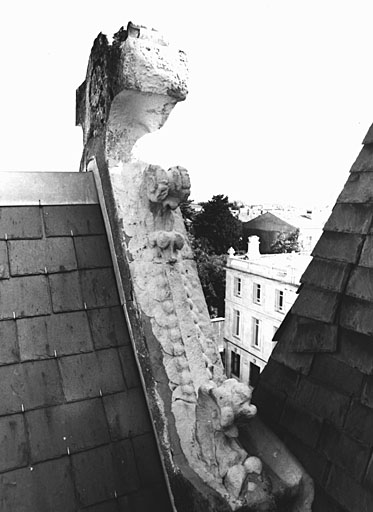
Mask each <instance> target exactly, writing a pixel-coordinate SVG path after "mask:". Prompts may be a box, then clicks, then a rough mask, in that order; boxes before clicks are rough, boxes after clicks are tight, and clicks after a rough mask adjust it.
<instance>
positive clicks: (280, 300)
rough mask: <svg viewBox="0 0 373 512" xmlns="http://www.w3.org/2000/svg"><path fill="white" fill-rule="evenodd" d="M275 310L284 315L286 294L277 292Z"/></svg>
mask: <svg viewBox="0 0 373 512" xmlns="http://www.w3.org/2000/svg"><path fill="white" fill-rule="evenodd" d="M275 310H276V311H279V312H280V313H282V312H283V311H284V292H283V291H282V290H276V298H275Z"/></svg>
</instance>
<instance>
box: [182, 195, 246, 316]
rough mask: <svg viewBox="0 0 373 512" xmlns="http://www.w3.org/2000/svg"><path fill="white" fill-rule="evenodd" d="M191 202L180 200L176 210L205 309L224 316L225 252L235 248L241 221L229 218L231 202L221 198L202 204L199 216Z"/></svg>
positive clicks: (237, 243) (214, 198)
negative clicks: (202, 293) (186, 232)
mask: <svg viewBox="0 0 373 512" xmlns="http://www.w3.org/2000/svg"><path fill="white" fill-rule="evenodd" d="M191 203H192V201H190V200H188V201H184V202H183V203H182V204H181V205H180V209H181V213H182V214H183V218H184V223H185V227H186V229H187V231H188V236H189V239H190V243H191V246H192V248H193V251H194V259H195V261H196V264H197V270H198V276H199V279H200V281H201V285H202V289H203V292H204V295H205V298H206V303H207V307H208V310H209V313H210V316H211V317H217V316H224V308H225V265H226V262H227V256H226V253H227V251H228V249H229V248H230V247H232V246H233V247H235V248H237V247H238V245H239V241H240V237H241V234H242V227H241V222H240V221H239V220H237V219H236V218H235V217H234V216H233V215H232V213H231V211H230V206H231V203H229V201H228V197H226V196H224V195H217V196H213V197H212V199H211V200H210V201H207V202H205V203H202V211H201V212H200V213H196V212H195V211H194V210H193V208H192V207H191Z"/></svg>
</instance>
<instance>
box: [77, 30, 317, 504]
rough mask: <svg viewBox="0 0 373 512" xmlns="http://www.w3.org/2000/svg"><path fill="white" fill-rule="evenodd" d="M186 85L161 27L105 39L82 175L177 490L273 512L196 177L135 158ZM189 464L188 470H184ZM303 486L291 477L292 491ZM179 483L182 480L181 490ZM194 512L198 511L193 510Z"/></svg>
mask: <svg viewBox="0 0 373 512" xmlns="http://www.w3.org/2000/svg"><path fill="white" fill-rule="evenodd" d="M186 83H187V66H186V58H185V54H184V53H183V52H180V51H175V50H174V49H172V48H171V47H169V46H168V45H167V43H166V42H165V41H164V40H163V39H162V38H161V37H159V35H158V34H157V32H155V31H152V30H148V29H146V28H144V27H139V26H134V25H133V24H129V25H128V27H127V30H124V29H122V30H121V31H119V32H118V34H116V35H115V36H114V39H113V44H112V45H111V46H110V45H109V43H108V41H107V39H106V38H105V36H102V35H100V36H99V37H98V38H97V40H96V42H95V45H94V47H93V49H92V54H91V58H90V61H89V65H88V70H87V78H86V81H85V82H84V84H82V86H81V87H80V88H79V90H78V108H77V120H78V123H79V124H81V125H82V127H83V133H84V141H85V148H84V152H83V157H82V163H81V169H84V170H85V169H87V168H89V169H92V170H93V172H95V174H96V177H97V180H98V181H99V183H101V184H102V185H101V186H102V187H103V188H104V194H103V195H104V197H105V200H106V204H107V205H108V210H109V212H112V214H111V224H112V229H113V232H114V233H116V236H117V237H119V240H116V242H117V243H115V244H114V246H115V247H116V258H117V260H118V261H120V262H123V265H127V266H126V271H121V272H122V280H123V283H124V287H125V285H126V282H128V276H130V280H131V286H130V287H129V288H130V290H129V291H128V292H127V295H128V301H129V303H130V304H131V308H135V309H136V311H135V312H134V313H133V314H132V316H131V314H130V313H128V315H129V319H130V321H131V322H132V323H131V326H133V327H132V329H133V331H136V330H137V332H138V337H137V338H136V337H135V340H136V343H137V344H138V353H139V354H140V356H139V364H140V365H141V367H142V371H143V375H144V376H145V377H146V379H147V393H148V395H149V397H150V398H149V400H150V405H151V409H152V414H153V417H155V418H157V430H158V435H159V438H160V444H161V448H162V453H163V459H164V461H165V465H166V467H167V468H168V475H169V477H170V482H171V487H172V483H173V477H174V476H175V475H176V474H177V475H179V474H180V472H182V473H183V475H184V474H185V475H186V476H185V478H187V479H189V478H190V474H191V473H193V475H198V478H199V479H200V480H198V484H196V481H195V480H194V478H195V477H193V478H192V479H191V480H190V481H189V483H188V485H187V486H186V487H185V488H186V489H188V491H187V494H188V495H189V494H190V493H189V490H190V489H191V488H193V489H194V490H195V492H196V493H197V494H198V493H199V494H198V500H196V501H197V502H198V503H200V504H201V503H204V505H198V506H199V507H200V508H198V510H201V511H202V510H203V512H212V510H214V512H215V510H217V509H216V508H215V507H214V505H211V507H210V505H209V502H208V501H207V502H206V500H205V498H204V495H203V493H201V491H200V483H199V482H200V481H202V482H204V484H206V485H207V486H208V488H209V489H210V491H209V492H211V493H212V494H213V496H214V503H218V502H219V503H221V502H222V501H223V503H224V504H223V506H222V510H224V511H226V510H227V507H228V508H229V507H230V508H231V509H232V510H235V509H238V508H239V509H240V510H244V509H245V508H242V507H246V508H247V510H250V511H251V510H253V507H255V506H256V505H258V507H259V508H258V510H271V511H272V510H275V509H274V507H273V504H274V496H273V494H272V493H271V485H270V480H269V479H268V478H267V476H266V471H265V468H264V469H263V465H262V462H261V461H260V460H259V459H258V457H257V456H255V454H253V453H251V454H249V453H248V452H247V451H246V450H245V449H244V448H243V447H242V446H241V444H240V441H239V437H238V434H239V430H240V428H241V427H240V425H244V424H245V423H246V422H250V421H251V418H252V417H253V416H254V415H255V412H256V411H255V407H254V406H253V405H252V404H251V402H250V400H251V392H250V389H249V388H248V387H247V386H246V385H244V384H240V383H237V382H236V381H233V380H226V378H225V375H224V370H223V366H222V363H221V358H220V354H219V352H218V349H217V346H216V343H215V340H214V338H213V335H212V330H211V322H210V318H209V315H208V311H207V307H206V303H205V300H204V296H203V292H202V288H201V285H200V282H199V279H198V275H197V270H196V264H195V262H194V261H193V257H192V253H191V249H190V246H189V243H188V240H187V236H186V232H185V228H184V223H183V219H182V216H181V213H180V210H179V209H178V208H177V207H178V205H179V204H180V202H181V201H183V200H185V199H186V198H187V197H188V195H189V192H190V181H189V177H188V173H187V171H186V170H185V169H184V168H182V167H172V168H170V169H168V170H167V171H166V170H164V169H162V168H161V167H159V166H156V165H149V164H148V163H145V162H143V161H141V160H138V159H136V158H135V157H134V155H133V154H132V150H133V147H134V145H135V143H136V141H137V140H138V139H139V138H140V137H142V136H143V135H145V134H147V133H149V132H153V131H155V130H157V129H159V128H161V127H162V125H163V124H164V122H165V121H166V119H167V117H168V115H169V113H170V112H171V110H172V109H173V107H174V106H175V105H176V103H177V102H178V101H181V100H183V99H185V97H186V93H187V87H186ZM99 105H101V107H102V108H100V112H99V114H100V115H99V116H98V115H97V109H98V106H99ZM92 162H94V165H93V163H92ZM125 293H126V288H125ZM130 311H133V309H130ZM145 337H146V346H145V345H144V344H143V339H144V338H145ZM145 377H144V378H145ZM171 416H172V418H171ZM180 453H181V454H182V457H178V455H177V454H180ZM185 461H186V462H185ZM183 464H187V465H188V466H189V468H188V470H187V471H185V472H183V471H184V470H183V469H182V468H183ZM190 469H191V470H192V472H191V471H190ZM299 474H301V472H300V473H299ZM297 475H298V473H297ZM297 478H298V477H297ZM299 482H300V478H298V479H297V480H295V483H294V482H293V481H292V482H291V485H292V492H293V493H294V492H295V491H294V486H297V485H299ZM281 485H282V484H281ZM281 485H280V486H277V487H278V488H284V485H282V487H281ZM285 487H286V486H285ZM179 488H180V483H178V484H177V485H176V488H175V489H176V490H175V492H178V489H179ZM204 500H205V501H204ZM190 508H191V509H192V508H193V509H195V510H197V509H196V508H195V507H194V504H193V503H192V505H191V507H190ZM290 510H292V509H290V508H289V512H290ZM298 510H299V511H300V510H302V511H304V512H306V511H308V510H309V508H303V509H298Z"/></svg>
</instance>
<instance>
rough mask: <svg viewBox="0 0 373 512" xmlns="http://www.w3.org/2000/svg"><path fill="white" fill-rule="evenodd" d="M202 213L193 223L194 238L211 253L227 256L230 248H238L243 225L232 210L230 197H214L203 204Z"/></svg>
mask: <svg viewBox="0 0 373 512" xmlns="http://www.w3.org/2000/svg"><path fill="white" fill-rule="evenodd" d="M202 207H203V208H202V211H201V212H200V213H199V214H198V215H197V216H196V217H195V220H194V222H193V229H194V236H195V237H196V238H197V239H199V240H200V241H201V243H202V244H203V245H204V248H205V250H206V251H207V252H209V253H214V254H226V252H227V251H228V249H229V248H230V247H236V248H237V247H238V245H239V241H240V237H241V235H242V223H241V221H239V220H238V219H236V218H235V217H234V216H233V215H232V213H231V211H230V209H229V201H228V197H227V196H224V195H222V194H221V195H217V196H213V197H212V199H211V200H210V201H208V202H206V203H202Z"/></svg>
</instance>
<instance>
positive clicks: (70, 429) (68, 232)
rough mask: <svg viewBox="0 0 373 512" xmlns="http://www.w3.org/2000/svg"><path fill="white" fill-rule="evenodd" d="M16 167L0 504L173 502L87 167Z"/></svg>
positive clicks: (1, 331) (13, 510) (3, 296)
mask: <svg viewBox="0 0 373 512" xmlns="http://www.w3.org/2000/svg"><path fill="white" fill-rule="evenodd" d="M19 178H20V177H19V175H18V174H17V175H16V174H15V175H14V180H15V181H13V186H8V185H9V180H10V182H12V177H11V176H10V175H9V174H7V173H4V175H3V176H1V174H0V188H1V186H2V184H4V186H3V187H2V191H0V382H1V391H0V510H1V511H4V512H26V511H27V512H51V511H53V512H60V511H61V512H73V511H74V512H75V511H81V510H84V511H87V512H88V511H89V512H119V511H130V512H144V511H147V510H159V511H165V512H166V511H168V510H171V506H170V503H169V498H168V495H167V491H166V486H165V481H164V477H163V471H162V467H161V463H160V459H159V455H158V451H157V446H156V442H155V438H154V434H153V428H152V424H151V421H150V417H149V414H148V410H147V407H146V402H145V397H144V393H143V390H142V387H141V382H140V377H139V373H138V370H137V366H136V363H135V359H134V353H133V349H132V346H131V343H130V338H129V334H128V329H127V325H126V321H125V317H124V313H123V309H122V307H121V304H120V300H119V297H118V292H117V286H116V282H115V276H114V272H113V265H112V260H111V256H110V251H109V246H108V241H107V236H106V233H105V226H104V223H103V219H102V215H101V211H100V207H99V205H98V204H97V195H96V193H95V190H94V181H93V178H92V176H90V175H89V174H88V173H87V174H85V175H82V174H75V173H72V174H69V173H63V176H60V177H58V179H56V175H53V176H52V175H51V176H50V177H49V178H48V177H47V176H46V175H43V176H40V175H31V174H28V175H27V176H24V177H23V181H22V180H21V181H19ZM17 180H18V181H17ZM59 180H60V186H59V187H57V188H55V187H56V184H58V181H59ZM22 183H23V185H22ZM27 183H29V187H28V190H29V200H27V190H26V191H25V187H26V189H27ZM35 183H39V185H41V184H43V186H42V187H41V186H40V187H39V188H38V187H37V186H36V185H35ZM69 183H70V185H69ZM17 187H18V191H17ZM21 189H22V190H21ZM7 190H8V192H9V195H7V194H6V193H5V192H4V191H7ZM69 190H70V192H71V196H70V197H71V198H72V200H71V201H70V202H69V201H68V198H69ZM78 190H81V191H82V195H81V196H80V197H78V196H79V194H77V191H78ZM66 194H67V196H66ZM17 195H18V196H19V198H20V199H19V202H20V203H21V205H18V206H17ZM62 196H63V197H64V199H62ZM66 198H67V200H66ZM27 203H30V205H27ZM61 203H63V204H61ZM69 203H70V204H69ZM71 203H75V204H71Z"/></svg>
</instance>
